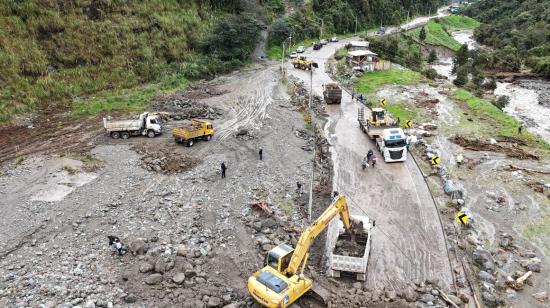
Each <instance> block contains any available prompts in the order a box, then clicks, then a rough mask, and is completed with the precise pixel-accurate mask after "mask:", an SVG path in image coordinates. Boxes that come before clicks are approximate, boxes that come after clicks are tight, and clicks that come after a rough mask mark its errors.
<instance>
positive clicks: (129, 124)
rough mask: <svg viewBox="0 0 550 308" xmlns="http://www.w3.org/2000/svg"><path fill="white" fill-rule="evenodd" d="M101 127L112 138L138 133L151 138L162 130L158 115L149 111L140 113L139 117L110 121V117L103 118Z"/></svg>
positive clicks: (125, 137)
mask: <svg viewBox="0 0 550 308" xmlns="http://www.w3.org/2000/svg"><path fill="white" fill-rule="evenodd" d="M103 127H105V130H106V131H107V132H108V133H109V134H110V135H111V137H112V138H113V139H118V138H122V139H128V138H130V136H139V135H143V136H147V137H149V138H153V137H155V136H156V135H158V134H160V133H161V131H162V126H161V123H160V117H159V116H157V115H153V114H149V112H144V113H142V114H140V115H139V118H138V119H134V120H115V121H112V120H111V119H110V118H103Z"/></svg>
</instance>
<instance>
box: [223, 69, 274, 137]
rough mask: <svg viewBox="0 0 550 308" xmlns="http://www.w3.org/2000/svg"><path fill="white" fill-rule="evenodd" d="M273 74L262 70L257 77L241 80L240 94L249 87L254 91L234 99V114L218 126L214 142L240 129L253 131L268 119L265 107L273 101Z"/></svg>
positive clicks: (271, 71) (270, 70)
mask: <svg viewBox="0 0 550 308" xmlns="http://www.w3.org/2000/svg"><path fill="white" fill-rule="evenodd" d="M274 73H275V72H273V69H268V70H263V71H261V73H260V74H259V75H253V76H251V78H248V79H247V80H243V89H242V92H245V91H246V90H247V88H250V87H253V88H255V89H253V91H252V93H251V94H249V95H247V96H238V97H237V98H236V104H235V107H233V108H232V111H233V112H234V113H235V114H234V116H233V118H231V119H229V120H227V121H225V122H224V123H222V124H220V125H219V126H218V133H216V136H217V137H216V140H220V141H221V140H225V139H227V138H228V137H229V136H231V135H232V134H234V133H236V132H238V131H239V130H240V129H253V128H255V127H257V126H258V125H261V123H263V122H264V120H265V119H266V118H267V117H268V114H267V107H268V106H269V105H271V103H272V102H273V101H274V100H273V92H274V87H275V86H276V81H275V82H274V80H273V76H274Z"/></svg>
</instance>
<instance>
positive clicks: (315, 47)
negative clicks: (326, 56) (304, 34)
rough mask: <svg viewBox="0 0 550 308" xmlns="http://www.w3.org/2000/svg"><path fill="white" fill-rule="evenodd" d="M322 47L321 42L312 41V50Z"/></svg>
mask: <svg viewBox="0 0 550 308" xmlns="http://www.w3.org/2000/svg"><path fill="white" fill-rule="evenodd" d="M322 47H323V45H322V44H321V43H313V50H319V49H321V48H322Z"/></svg>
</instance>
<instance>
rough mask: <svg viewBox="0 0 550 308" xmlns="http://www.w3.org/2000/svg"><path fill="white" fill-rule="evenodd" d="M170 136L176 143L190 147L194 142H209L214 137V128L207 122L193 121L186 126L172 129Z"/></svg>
mask: <svg viewBox="0 0 550 308" xmlns="http://www.w3.org/2000/svg"><path fill="white" fill-rule="evenodd" d="M172 136H174V140H175V141H176V143H183V144H185V145H187V146H188V147H191V146H193V144H195V141H197V140H200V139H202V140H206V141H210V139H212V136H214V126H213V125H212V123H210V122H208V121H204V120H199V119H193V120H191V124H190V125H188V126H184V127H177V128H174V129H173V130H172Z"/></svg>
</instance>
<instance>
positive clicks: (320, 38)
mask: <svg viewBox="0 0 550 308" xmlns="http://www.w3.org/2000/svg"><path fill="white" fill-rule="evenodd" d="M324 26H325V21H324V20H322V19H321V37H319V40H322V39H323V27H324Z"/></svg>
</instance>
